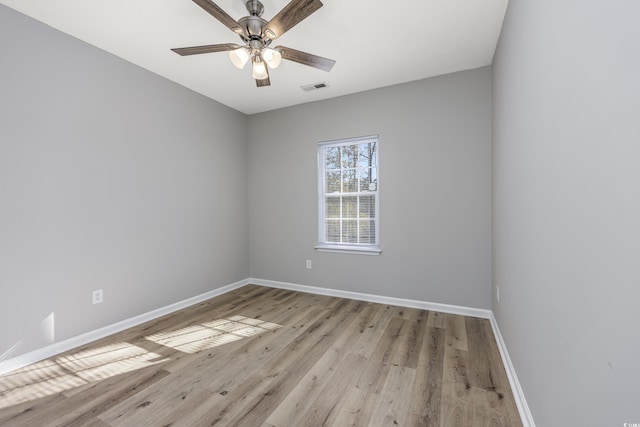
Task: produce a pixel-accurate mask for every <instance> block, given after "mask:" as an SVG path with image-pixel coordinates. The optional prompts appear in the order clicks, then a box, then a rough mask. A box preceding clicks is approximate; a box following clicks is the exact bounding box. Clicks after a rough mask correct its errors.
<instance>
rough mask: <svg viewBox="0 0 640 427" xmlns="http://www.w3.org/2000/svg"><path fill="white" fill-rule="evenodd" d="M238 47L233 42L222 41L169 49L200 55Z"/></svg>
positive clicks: (179, 52)
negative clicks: (221, 42)
mask: <svg viewBox="0 0 640 427" xmlns="http://www.w3.org/2000/svg"><path fill="white" fill-rule="evenodd" d="M239 47H240V46H239V45H237V44H235V43H224V44H208V45H206V46H192V47H178V48H175V49H171V50H172V51H174V52H175V53H177V54H178V55H182V56H187V55H200V54H201V53H214V52H227V51H229V50H234V49H237V48H239Z"/></svg>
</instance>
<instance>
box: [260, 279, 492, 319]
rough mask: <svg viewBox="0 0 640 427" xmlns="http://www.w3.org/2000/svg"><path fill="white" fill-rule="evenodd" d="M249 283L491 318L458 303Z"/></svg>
mask: <svg viewBox="0 0 640 427" xmlns="http://www.w3.org/2000/svg"><path fill="white" fill-rule="evenodd" d="M248 280H249V283H253V284H255V285H261V286H267V287H270V288H278V289H288V290H291V291H298V292H305V293H309V294H317V295H326V296H330V297H338V298H347V299H355V300H358V301H367V302H376V303H379V304H389V305H397V306H400V307H409V308H418V309H420V310H431V311H439V312H442V313H450V314H460V315H462V316H469V317H480V318H482V319H489V318H491V314H492V313H491V310H485V309H482V308H471V307H462V306H459V305H449V304H438V303H435V302H426V301H418V300H412V299H404V298H394V297H385V296H382V295H372V294H363V293H360V292H350V291H341V290H338V289H329V288H319V287H316V286H306V285H298V284H296V283H287V282H277V281H274V280H265V279H256V278H250V279H248Z"/></svg>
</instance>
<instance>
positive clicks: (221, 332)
mask: <svg viewBox="0 0 640 427" xmlns="http://www.w3.org/2000/svg"><path fill="white" fill-rule="evenodd" d="M281 327H282V326H280V325H278V324H276V323H271V322H265V321H263V320H259V319H251V318H248V317H244V316H232V317H228V318H225V319H217V320H213V321H211V322H205V323H201V324H199V325H192V326H187V327H186V328H182V329H178V330H175V331H170V332H160V333H157V334H153V335H149V336H147V337H145V338H146V339H148V340H149V341H153V342H155V343H156V344H161V345H165V346H167V347H171V348H173V349H175V350H179V351H182V352H184V353H190V354H191V353H197V352H198V351H201V350H206V349H210V348H213V347H217V346H219V345H222V344H227V343H230V342H233V341H238V340H241V339H242V338H247V337H252V336H254V335H258V334H261V333H263V332H266V331H270V330H275V329H278V328H281Z"/></svg>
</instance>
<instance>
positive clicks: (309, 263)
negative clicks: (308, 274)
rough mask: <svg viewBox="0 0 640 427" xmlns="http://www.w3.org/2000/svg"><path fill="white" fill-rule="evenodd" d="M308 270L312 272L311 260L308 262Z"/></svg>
mask: <svg viewBox="0 0 640 427" xmlns="http://www.w3.org/2000/svg"><path fill="white" fill-rule="evenodd" d="M307 270H311V260H310V259H308V260H307Z"/></svg>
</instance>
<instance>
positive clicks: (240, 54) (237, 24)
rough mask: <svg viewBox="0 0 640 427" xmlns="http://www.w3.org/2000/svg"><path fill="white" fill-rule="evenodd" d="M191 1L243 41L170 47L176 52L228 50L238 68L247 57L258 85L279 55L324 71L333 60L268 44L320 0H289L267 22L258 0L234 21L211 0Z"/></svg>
mask: <svg viewBox="0 0 640 427" xmlns="http://www.w3.org/2000/svg"><path fill="white" fill-rule="evenodd" d="M193 2H194V3H196V4H197V5H198V6H200V7H201V8H203V9H204V10H205V11H207V12H208V13H209V14H210V15H211V16H213V17H214V18H216V19H217V20H218V21H220V22H221V23H222V24H224V25H225V26H226V27H227V28H229V29H230V30H231V31H233V32H234V33H236V34H237V35H239V36H240V38H241V39H242V41H243V44H242V45H238V44H235V43H224V44H211V45H205V46H193V47H181V48H175V49H171V50H172V51H174V52H175V53H177V54H179V55H182V56H186V55H199V54H201V53H212V52H229V57H230V59H231V62H232V63H233V65H235V66H236V67H238V68H243V67H244V65H245V64H246V63H247V62H248V61H249V60H251V64H252V68H253V73H252V75H253V78H254V79H255V80H256V85H257V86H258V87H262V86H269V85H270V84H271V82H270V81H269V68H271V69H275V68H277V67H278V66H279V65H280V62H281V60H282V59H287V60H289V61H294V62H297V63H299V64H303V65H308V66H310V67H314V68H318V69H320V70H324V71H330V70H331V68H332V67H333V65H334V64H335V62H336V61H334V60H332V59H327V58H323V57H321V56H317V55H312V54H310V53H306V52H301V51H299V50H295V49H291V48H290V47H285V46H276V47H274V48H271V47H269V45H270V44H271V42H272V41H273V40H275V39H277V38H278V37H280V36H282V35H283V34H284V33H286V32H287V31H289V30H290V29H291V28H293V27H294V26H295V25H297V24H299V23H300V22H301V21H302V20H303V19H305V18H307V17H308V16H309V15H311V14H312V13H313V12H315V11H316V10H318V9H320V8H321V7H322V2H321V1H320V0H291V2H289V4H287V5H286V6H285V7H284V8H283V9H282V10H281V11H280V12H278V14H277V15H276V16H274V17H273V19H271V21H268V22H267V21H266V20H264V19H262V18H261V17H260V16H261V15H262V12H264V6H263V5H262V3H261V2H260V1H259V0H248V1H247V2H246V3H245V6H246V7H247V10H248V11H249V16H245V17H244V18H240V19H239V20H238V21H236V20H234V19H233V18H232V17H231V16H229V15H228V14H227V13H226V12H225V11H224V10H222V9H221V8H220V7H219V6H218V5H217V4H215V3H214V2H213V1H211V0H193ZM267 65H268V67H267Z"/></svg>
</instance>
